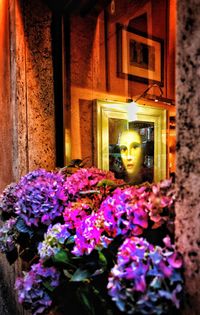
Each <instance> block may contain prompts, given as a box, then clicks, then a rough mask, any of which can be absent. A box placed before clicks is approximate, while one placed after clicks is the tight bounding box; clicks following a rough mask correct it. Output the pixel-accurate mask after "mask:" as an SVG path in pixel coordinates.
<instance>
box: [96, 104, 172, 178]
mask: <svg viewBox="0 0 200 315" xmlns="http://www.w3.org/2000/svg"><path fill="white" fill-rule="evenodd" d="M130 106H131V107H132V109H131V111H132V114H131V115H132V118H131V121H130ZM133 112H134V118H133ZM94 118H95V122H94V125H95V128H94V151H95V152H96V154H95V160H94V162H95V165H96V166H97V167H99V168H101V169H103V170H111V171H113V169H111V167H110V165H111V164H112V165H113V163H110V162H111V155H112V153H111V150H110V149H111V146H112V147H113V144H117V142H118V139H119V138H118V137H119V134H120V133H121V132H122V131H123V130H126V129H129V128H130V124H133V123H134V124H135V125H136V124H137V125H141V127H142V129H143V131H144V126H145V125H147V124H148V125H149V126H150V125H151V126H154V136H153V137H154V140H153V141H154V148H153V151H154V153H153V155H154V161H153V170H152V181H153V182H159V181H160V180H162V179H165V178H166V175H167V151H166V142H167V129H166V128H167V110H166V109H164V108H158V107H152V106H148V105H141V104H137V103H134V102H133V104H132V103H131V104H128V103H123V102H117V101H104V100H96V102H95V107H94ZM133 121H134V122H133ZM114 137H115V140H113V139H114ZM111 138H112V139H111ZM144 142H145V141H144ZM116 155H117V154H116V152H115V156H116ZM147 162H150V161H147ZM146 171H148V172H149V171H150V168H146ZM114 173H115V172H114ZM147 175H148V174H147ZM121 178H122V179H124V178H123V177H121ZM147 181H148V180H147Z"/></svg>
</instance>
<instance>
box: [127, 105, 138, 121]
mask: <svg viewBox="0 0 200 315" xmlns="http://www.w3.org/2000/svg"><path fill="white" fill-rule="evenodd" d="M137 112H138V107H137V103H135V102H131V103H128V121H135V120H137Z"/></svg>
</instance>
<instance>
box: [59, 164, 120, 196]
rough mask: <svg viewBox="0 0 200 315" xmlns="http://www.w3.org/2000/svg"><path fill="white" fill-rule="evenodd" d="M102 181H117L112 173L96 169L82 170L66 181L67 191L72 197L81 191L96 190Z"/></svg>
mask: <svg viewBox="0 0 200 315" xmlns="http://www.w3.org/2000/svg"><path fill="white" fill-rule="evenodd" d="M101 180H110V181H116V179H115V177H114V174H113V173H112V172H110V171H102V170H100V169H97V168H95V167H91V168H88V169H86V168H82V169H80V170H78V171H77V172H76V173H74V174H73V175H71V176H70V177H68V178H67V179H66V182H65V183H64V187H65V190H66V191H67V193H69V194H70V195H72V196H76V194H77V193H79V192H80V191H87V190H91V189H93V188H95V187H96V186H97V184H98V183H99V182H100V181H101Z"/></svg>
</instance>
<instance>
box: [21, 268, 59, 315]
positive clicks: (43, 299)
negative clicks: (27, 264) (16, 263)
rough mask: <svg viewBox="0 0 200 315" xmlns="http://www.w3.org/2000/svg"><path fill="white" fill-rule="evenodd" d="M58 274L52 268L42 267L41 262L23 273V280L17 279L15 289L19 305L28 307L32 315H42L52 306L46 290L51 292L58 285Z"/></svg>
mask: <svg viewBox="0 0 200 315" xmlns="http://www.w3.org/2000/svg"><path fill="white" fill-rule="evenodd" d="M59 277H60V274H59V272H58V271H57V270H56V269H55V268H54V267H47V268H45V267H43V266H42V264H41V262H40V263H38V264H34V265H32V266H31V270H30V271H29V272H24V276H23V278H17V279H16V282H15V289H16V290H17V291H18V292H17V293H18V300H19V303H21V304H24V305H26V306H29V307H30V308H31V309H32V312H33V315H37V314H40V313H43V312H44V311H45V310H46V309H48V308H49V307H50V306H51V304H52V299H51V297H50V295H49V292H48V289H46V288H51V289H50V290H51V291H52V290H53V289H54V288H56V287H57V286H58V285H59Z"/></svg>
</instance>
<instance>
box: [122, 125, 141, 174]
mask: <svg viewBox="0 0 200 315" xmlns="http://www.w3.org/2000/svg"><path fill="white" fill-rule="evenodd" d="M119 144H120V152H121V158H122V162H123V165H124V167H125V169H126V172H127V174H128V175H129V176H132V177H134V176H136V175H138V173H139V171H140V166H141V163H142V140H141V137H140V135H139V133H138V132H136V131H135V130H126V131H123V132H122V134H121V137H120V143H119Z"/></svg>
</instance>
